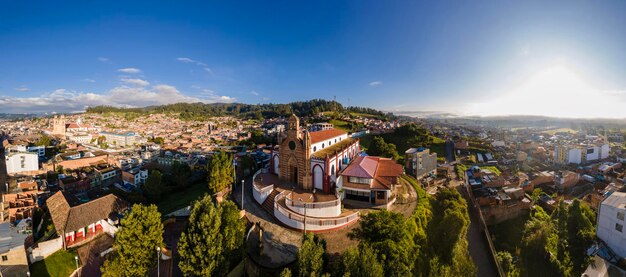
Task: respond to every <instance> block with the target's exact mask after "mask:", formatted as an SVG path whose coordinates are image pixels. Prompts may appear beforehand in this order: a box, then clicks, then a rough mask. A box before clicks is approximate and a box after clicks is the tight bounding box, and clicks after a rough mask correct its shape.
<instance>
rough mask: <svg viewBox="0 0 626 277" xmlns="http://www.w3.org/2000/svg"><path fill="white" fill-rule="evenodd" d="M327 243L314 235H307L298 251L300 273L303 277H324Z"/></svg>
mask: <svg viewBox="0 0 626 277" xmlns="http://www.w3.org/2000/svg"><path fill="white" fill-rule="evenodd" d="M325 254H326V241H324V240H322V239H320V238H319V237H318V236H315V235H312V234H305V235H304V238H303V241H302V246H301V247H300V249H299V250H298V272H299V276H301V277H309V276H312V277H315V276H322V275H323V269H324V255H325Z"/></svg>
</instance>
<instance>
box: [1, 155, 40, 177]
mask: <svg viewBox="0 0 626 277" xmlns="http://www.w3.org/2000/svg"><path fill="white" fill-rule="evenodd" d="M5 162H6V165H7V167H6V168H7V173H8V174H16V173H23V172H29V171H38V170H39V157H38V156H37V154H35V153H30V152H10V153H8V154H7V155H6V158H5Z"/></svg>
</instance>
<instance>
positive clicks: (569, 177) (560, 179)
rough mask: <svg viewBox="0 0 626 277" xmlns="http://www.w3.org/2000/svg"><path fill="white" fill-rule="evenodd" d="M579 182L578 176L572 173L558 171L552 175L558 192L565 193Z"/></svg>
mask: <svg viewBox="0 0 626 277" xmlns="http://www.w3.org/2000/svg"><path fill="white" fill-rule="evenodd" d="M578 181H580V174H578V173H576V172H572V171H567V170H565V171H558V172H556V173H555V174H554V184H555V185H556V187H557V189H559V190H560V191H566V190H569V189H571V188H572V187H573V186H575V185H576V184H577V183H578Z"/></svg>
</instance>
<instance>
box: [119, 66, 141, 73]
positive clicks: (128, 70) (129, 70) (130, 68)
mask: <svg viewBox="0 0 626 277" xmlns="http://www.w3.org/2000/svg"><path fill="white" fill-rule="evenodd" d="M117 71H119V72H124V73H128V74H137V73H139V72H141V70H140V69H138V68H134V67H127V68H120V69H118V70H117Z"/></svg>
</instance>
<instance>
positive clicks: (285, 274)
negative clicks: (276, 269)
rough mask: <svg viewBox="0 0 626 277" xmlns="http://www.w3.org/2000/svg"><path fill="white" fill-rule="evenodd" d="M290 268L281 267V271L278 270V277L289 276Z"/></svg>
mask: <svg viewBox="0 0 626 277" xmlns="http://www.w3.org/2000/svg"><path fill="white" fill-rule="evenodd" d="M291 276H292V274H291V269H289V268H288V267H286V268H285V269H283V271H281V272H280V277H291Z"/></svg>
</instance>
